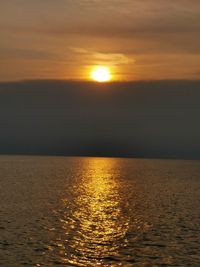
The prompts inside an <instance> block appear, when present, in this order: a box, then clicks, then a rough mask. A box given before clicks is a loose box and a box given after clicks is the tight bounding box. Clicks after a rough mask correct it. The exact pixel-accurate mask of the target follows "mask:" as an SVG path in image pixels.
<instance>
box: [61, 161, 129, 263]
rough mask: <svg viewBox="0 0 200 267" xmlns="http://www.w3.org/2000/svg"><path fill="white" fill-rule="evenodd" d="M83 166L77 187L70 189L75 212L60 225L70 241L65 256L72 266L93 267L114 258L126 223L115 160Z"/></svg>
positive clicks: (126, 227) (88, 162)
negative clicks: (73, 195)
mask: <svg viewBox="0 0 200 267" xmlns="http://www.w3.org/2000/svg"><path fill="white" fill-rule="evenodd" d="M83 164H84V165H83V166H82V167H81V168H80V169H81V173H80V174H79V175H81V180H80V183H79V184H78V186H75V187H74V188H73V190H74V192H75V195H76V196H75V198H74V203H72V205H74V206H76V209H75V211H74V213H73V214H72V215H71V216H70V218H69V217H66V219H65V220H64V221H63V223H64V224H66V228H68V227H70V231H69V232H68V235H69V236H70V237H71V240H68V246H69V247H70V253H68V252H66V256H67V259H68V263H71V264H73V265H75V266H96V265H101V263H103V262H104V261H106V260H111V261H112V257H115V256H117V253H118V250H119V248H120V247H121V246H124V242H123V244H122V242H120V241H121V240H123V239H124V237H125V234H126V232H127V229H128V226H129V220H128V217H127V216H125V215H124V214H122V205H123V204H122V203H121V199H120V195H119V191H118V190H119V186H120V184H119V181H118V180H117V177H116V175H119V172H118V173H115V164H116V160H114V159H103V158H102V159H99V158H98V159H95V158H93V159H91V158H90V159H89V160H87V159H85V160H83ZM104 266H106V265H105V262H104ZM109 266H111V265H109ZM113 266H116V264H115V265H113Z"/></svg>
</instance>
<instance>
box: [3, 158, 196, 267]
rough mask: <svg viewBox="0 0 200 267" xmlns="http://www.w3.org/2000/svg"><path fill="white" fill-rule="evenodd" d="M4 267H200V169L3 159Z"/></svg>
mask: <svg viewBox="0 0 200 267" xmlns="http://www.w3.org/2000/svg"><path fill="white" fill-rule="evenodd" d="M0 237H1V240H0V266H3V267H4V266H5V267H15V266H16V267H17V266H48V267H51V266H198V267H199V266H200V161H183V160H182V161H178V160H148V159H147V160H144V159H120V158H87V157H85V158H84V157H82V158H79V157H71V158H70V157H38V156H0Z"/></svg>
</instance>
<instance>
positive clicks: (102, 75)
mask: <svg viewBox="0 0 200 267" xmlns="http://www.w3.org/2000/svg"><path fill="white" fill-rule="evenodd" d="M91 79H92V80H94V81H96V82H108V81H110V80H111V79H112V76H111V73H110V69H109V68H108V67H104V66H97V67H95V68H94V69H93V70H92V71H91Z"/></svg>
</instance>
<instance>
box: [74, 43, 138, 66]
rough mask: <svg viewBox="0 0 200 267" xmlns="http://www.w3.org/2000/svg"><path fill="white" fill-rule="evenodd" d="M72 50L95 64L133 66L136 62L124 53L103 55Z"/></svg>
mask: <svg viewBox="0 0 200 267" xmlns="http://www.w3.org/2000/svg"><path fill="white" fill-rule="evenodd" d="M71 50H72V51H74V52H75V53H77V54H79V55H84V56H86V57H87V58H88V59H90V60H92V61H94V63H95V64H102V65H104V64H106V65H123V64H131V63H132V64H133V63H134V62H135V60H134V59H133V58H130V57H128V56H127V55H125V54H123V53H101V52H97V51H89V50H87V49H84V48H77V47H73V48H71Z"/></svg>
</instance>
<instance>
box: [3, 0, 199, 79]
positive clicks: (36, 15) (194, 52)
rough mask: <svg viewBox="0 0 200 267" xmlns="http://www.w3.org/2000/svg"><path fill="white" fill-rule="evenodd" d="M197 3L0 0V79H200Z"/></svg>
mask: <svg viewBox="0 0 200 267" xmlns="http://www.w3.org/2000/svg"><path fill="white" fill-rule="evenodd" d="M199 14H200V1H199V0H167V1H166V0H143V1H141V0H57V1H55V0H34V1H27V0H9V1H8V0H1V1H0V81H15V80H26V79H31V80H34V79H36V80H37V79H58V80H59V79H67V80H88V78H89V72H90V70H91V68H92V67H93V66H95V65H106V66H109V67H110V68H111V70H112V72H113V78H114V80H116V81H131V80H173V79H189V80H197V79H199V78H200V16H199Z"/></svg>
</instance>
